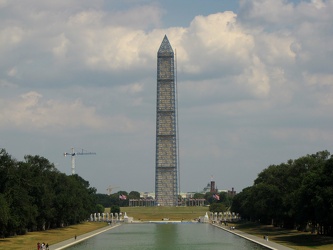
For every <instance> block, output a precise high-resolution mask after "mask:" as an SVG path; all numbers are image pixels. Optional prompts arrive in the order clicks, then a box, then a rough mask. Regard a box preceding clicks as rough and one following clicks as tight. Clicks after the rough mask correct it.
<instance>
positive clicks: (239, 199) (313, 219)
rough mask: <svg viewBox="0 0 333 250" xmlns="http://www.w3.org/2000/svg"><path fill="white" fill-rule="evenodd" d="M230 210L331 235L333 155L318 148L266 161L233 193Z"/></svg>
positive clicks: (286, 226)
mask: <svg viewBox="0 0 333 250" xmlns="http://www.w3.org/2000/svg"><path fill="white" fill-rule="evenodd" d="M232 211H234V212H236V213H239V214H240V215H241V216H242V218H243V219H247V220H251V221H258V222H260V223H262V224H273V225H274V226H279V227H282V228H297V229H299V230H303V231H304V230H311V231H312V232H313V233H315V232H316V233H318V234H325V235H333V230H332V229H333V156H331V155H330V153H329V152H328V151H321V152H317V153H316V154H311V155H306V156H303V157H300V158H298V159H296V160H289V161H287V162H286V163H281V164H279V165H270V166H269V167H267V168H266V169H264V170H263V171H262V172H261V173H259V174H258V177H257V178H256V179H255V181H254V184H253V185H252V186H250V187H247V188H245V189H243V190H242V192H240V193H239V194H237V195H236V196H235V197H234V199H233V203H232Z"/></svg>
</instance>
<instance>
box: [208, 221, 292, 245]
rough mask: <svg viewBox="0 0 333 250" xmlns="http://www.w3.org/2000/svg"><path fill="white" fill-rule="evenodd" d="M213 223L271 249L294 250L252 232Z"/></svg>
mask: <svg viewBox="0 0 333 250" xmlns="http://www.w3.org/2000/svg"><path fill="white" fill-rule="evenodd" d="M212 225H213V226H215V227H218V228H221V229H223V230H225V231H228V232H229V233H232V234H235V235H238V236H240V237H242V238H244V239H247V240H250V241H252V242H255V243H257V244H260V245H262V246H265V247H267V248H269V249H273V250H292V248H289V247H285V246H283V245H280V244H277V243H275V242H273V241H269V240H268V241H267V240H265V239H264V238H260V237H257V236H254V235H251V234H247V233H244V232H242V231H239V230H237V229H233V230H229V229H228V228H227V227H224V226H221V225H217V224H212Z"/></svg>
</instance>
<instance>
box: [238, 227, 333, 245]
mask: <svg viewBox="0 0 333 250" xmlns="http://www.w3.org/2000/svg"><path fill="white" fill-rule="evenodd" d="M234 225H235V226H236V228H237V229H238V230H241V231H243V232H246V233H248V234H252V235H256V236H258V237H263V235H267V236H268V238H269V239H270V240H271V241H274V242H276V243H279V244H281V245H285V246H288V247H290V248H292V249H296V250H309V249H317V250H329V249H333V237H328V236H322V235H315V234H311V233H308V232H299V231H297V230H287V229H281V228H276V227H273V226H269V225H260V224H256V223H241V224H234Z"/></svg>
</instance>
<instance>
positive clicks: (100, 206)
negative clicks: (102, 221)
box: [95, 204, 105, 213]
mask: <svg viewBox="0 0 333 250" xmlns="http://www.w3.org/2000/svg"><path fill="white" fill-rule="evenodd" d="M95 211H96V213H104V211H105V208H104V207H103V206H102V205H101V204H96V206H95Z"/></svg>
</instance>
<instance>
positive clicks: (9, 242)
mask: <svg viewBox="0 0 333 250" xmlns="http://www.w3.org/2000/svg"><path fill="white" fill-rule="evenodd" d="M106 225H107V223H104V222H98V223H93V222H86V223H82V224H79V225H75V226H70V227H66V228H61V229H52V230H47V231H42V232H31V233H27V234H25V235H19V236H15V237H10V238H5V239H0V250H30V249H31V250H32V249H33V250H35V249H37V242H40V243H42V242H45V244H46V243H49V245H52V244H55V243H58V242H61V241H64V240H67V239H70V238H72V237H74V235H81V234H85V233H88V232H91V231H94V230H96V229H98V228H101V227H104V226H106Z"/></svg>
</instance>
